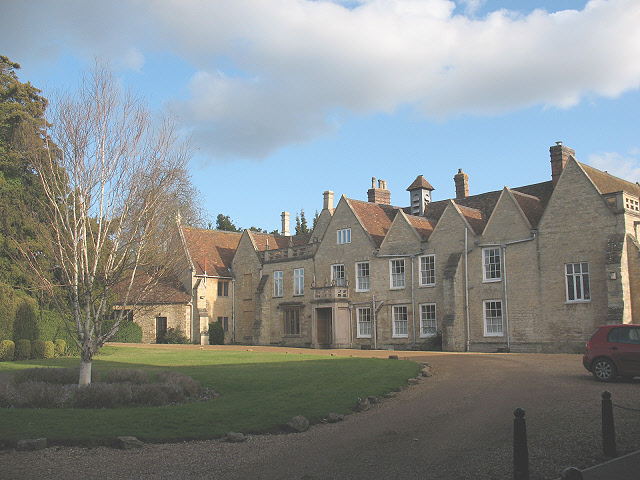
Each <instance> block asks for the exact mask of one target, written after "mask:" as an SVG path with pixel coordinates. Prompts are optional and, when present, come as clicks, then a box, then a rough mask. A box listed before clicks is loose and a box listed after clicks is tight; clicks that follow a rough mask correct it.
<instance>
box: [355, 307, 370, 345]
mask: <svg viewBox="0 0 640 480" xmlns="http://www.w3.org/2000/svg"><path fill="white" fill-rule="evenodd" d="M356 317H357V318H356V320H357V322H358V338H371V307H358V308H356Z"/></svg>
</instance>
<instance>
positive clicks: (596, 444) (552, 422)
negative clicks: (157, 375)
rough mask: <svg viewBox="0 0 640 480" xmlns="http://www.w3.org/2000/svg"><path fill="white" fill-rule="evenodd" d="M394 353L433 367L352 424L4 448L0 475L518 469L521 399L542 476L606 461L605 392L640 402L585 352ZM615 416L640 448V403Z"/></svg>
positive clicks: (535, 471) (333, 474)
mask: <svg viewBox="0 0 640 480" xmlns="http://www.w3.org/2000/svg"><path fill="white" fill-rule="evenodd" d="M313 353H317V351H314V352H313ZM353 353H354V352H353V351H349V352H347V354H353ZM392 353H397V354H398V355H399V356H400V358H401V359H402V358H403V357H405V356H408V355H411V357H410V358H411V359H412V360H416V361H426V362H428V363H429V364H430V365H431V366H432V367H433V373H434V375H433V376H432V377H430V378H423V379H422V380H421V381H420V382H419V384H418V385H415V386H410V387H409V388H408V389H407V390H405V391H403V392H400V393H398V394H397V396H396V397H394V398H391V399H387V400H384V401H382V402H381V403H379V404H378V405H376V406H374V408H372V409H371V410H369V411H366V412H362V413H356V414H353V415H350V416H348V417H347V418H346V420H345V421H344V422H341V423H337V424H322V425H316V426H314V427H312V428H311V429H310V430H309V431H307V432H305V433H301V434H290V435H265V436H253V437H250V438H249V440H248V441H247V442H245V443H237V444H231V443H227V442H224V441H221V440H214V441H205V442H186V443H180V444H167V445H146V446H145V447H144V448H142V449H140V450H134V451H121V450H114V449H109V448H106V447H100V448H94V449H84V448H58V447H54V448H49V449H46V450H42V451H38V452H17V451H5V452H0V478H15V479H36V478H47V479H64V480H73V479H80V478H82V479H91V478H100V479H133V478H136V479H174V478H193V479H200V478H210V479H229V480H233V479H307V480H315V479H356V480H357V479H367V480H371V479H388V478H404V479H418V478H420V479H457V478H461V479H480V480H481V479H508V478H511V477H512V442H513V410H514V409H515V408H516V407H522V408H524V409H525V411H526V420H527V432H528V442H529V459H530V470H531V478H532V479H552V478H557V477H559V476H560V473H561V472H562V470H563V469H564V468H565V467H567V466H576V467H579V468H586V467H588V466H591V465H594V464H596V463H600V462H601V461H602V460H603V459H602V456H601V452H602V447H601V441H600V428H601V424H600V405H601V393H602V392H603V391H604V390H609V391H611V393H612V399H613V401H614V403H615V404H618V405H622V406H625V407H632V408H639V409H640V401H639V400H640V381H639V380H634V381H633V382H629V383H615V384H609V385H605V384H601V383H597V382H595V381H594V380H593V378H592V377H591V375H590V374H589V373H588V372H586V370H584V368H583V367H582V364H581V356H579V355H542V354H540V355H539V354H522V355H520V354H454V353H411V354H409V353H407V354H404V353H401V352H392ZM358 354H360V352H358ZM381 354H384V355H385V356H386V355H388V354H389V352H383V353H381ZM363 355H364V354H363ZM366 355H367V356H371V353H367V354H366ZM401 361H402V360H401ZM354 403H355V399H354ZM614 417H615V423H616V433H617V441H618V451H619V452H620V453H628V452H631V451H634V450H639V449H640V436H639V435H638V431H639V430H640V428H639V427H640V412H634V411H629V410H623V409H619V408H616V409H614ZM7 474H8V475H9V476H7V477H4V475H7Z"/></svg>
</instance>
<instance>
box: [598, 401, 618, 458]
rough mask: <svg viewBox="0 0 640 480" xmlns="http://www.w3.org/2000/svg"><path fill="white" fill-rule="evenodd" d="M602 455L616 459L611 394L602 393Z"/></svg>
mask: <svg viewBox="0 0 640 480" xmlns="http://www.w3.org/2000/svg"><path fill="white" fill-rule="evenodd" d="M602 454H603V455H604V456H605V457H617V456H618V453H617V452H616V431H615V427H614V424H613V403H612V402H611V392H609V391H606V390H605V391H604V392H602Z"/></svg>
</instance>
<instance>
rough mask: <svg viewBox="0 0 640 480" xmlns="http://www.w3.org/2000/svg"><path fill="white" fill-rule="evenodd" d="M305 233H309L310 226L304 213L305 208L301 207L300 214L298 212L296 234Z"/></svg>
mask: <svg viewBox="0 0 640 480" xmlns="http://www.w3.org/2000/svg"><path fill="white" fill-rule="evenodd" d="M305 233H309V227H308V226H307V218H306V217H305V215H304V208H301V209H300V214H296V235H304V234H305Z"/></svg>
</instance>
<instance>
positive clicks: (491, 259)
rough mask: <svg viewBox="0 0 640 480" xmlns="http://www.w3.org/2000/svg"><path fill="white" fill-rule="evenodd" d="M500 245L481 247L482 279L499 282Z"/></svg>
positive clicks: (500, 271)
mask: <svg viewBox="0 0 640 480" xmlns="http://www.w3.org/2000/svg"><path fill="white" fill-rule="evenodd" d="M500 259H501V256H500V247H489V248H483V249H482V280H483V281H485V282H499V281H500V280H501V279H502V269H501V266H500V265H501V262H500Z"/></svg>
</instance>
